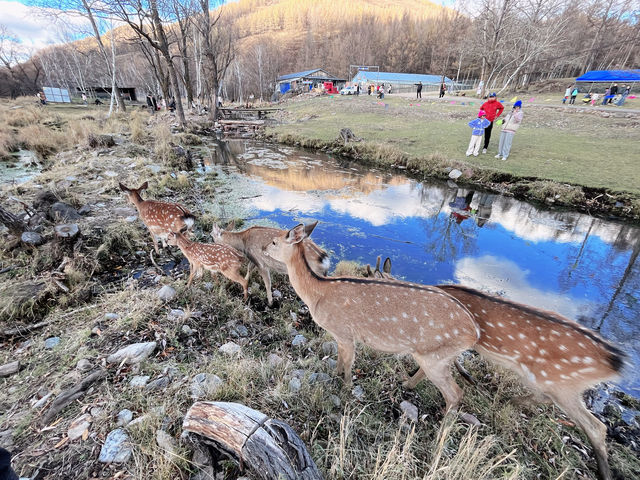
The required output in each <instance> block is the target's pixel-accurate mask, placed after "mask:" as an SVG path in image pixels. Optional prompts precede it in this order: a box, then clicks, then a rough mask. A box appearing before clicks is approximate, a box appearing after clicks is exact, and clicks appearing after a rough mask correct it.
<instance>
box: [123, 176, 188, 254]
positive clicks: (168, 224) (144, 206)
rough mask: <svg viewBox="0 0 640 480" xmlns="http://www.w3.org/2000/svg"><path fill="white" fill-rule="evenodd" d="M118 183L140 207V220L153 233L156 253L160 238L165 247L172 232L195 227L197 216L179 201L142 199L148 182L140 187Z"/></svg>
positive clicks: (152, 238) (132, 201) (130, 199)
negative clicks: (129, 186)
mask: <svg viewBox="0 0 640 480" xmlns="http://www.w3.org/2000/svg"><path fill="white" fill-rule="evenodd" d="M118 185H119V186H120V190H122V191H123V192H124V193H125V194H126V196H127V198H128V199H129V201H130V202H131V203H133V204H134V205H135V206H136V208H137V209H138V215H139V216H140V220H142V222H143V223H144V224H145V225H146V226H147V228H148V229H149V232H150V233H151V240H152V241H153V247H154V249H155V251H156V253H158V240H157V239H158V238H159V239H160V240H162V246H163V247H164V246H166V240H167V236H168V235H169V233H170V232H179V231H181V230H183V229H186V230H191V229H192V228H193V225H194V223H195V217H194V216H193V215H192V214H191V212H189V210H187V209H186V208H184V207H183V206H181V205H178V204H177V203H169V202H158V201H155V200H143V199H142V197H141V196H140V192H141V191H142V190H146V189H147V188H148V187H149V183H148V182H144V183H143V184H142V185H141V186H140V187H139V188H127V187H125V186H124V185H123V184H122V183H119V184H118Z"/></svg>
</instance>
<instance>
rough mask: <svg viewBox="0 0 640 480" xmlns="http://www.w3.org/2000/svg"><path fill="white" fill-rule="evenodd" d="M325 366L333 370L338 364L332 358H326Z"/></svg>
mask: <svg viewBox="0 0 640 480" xmlns="http://www.w3.org/2000/svg"><path fill="white" fill-rule="evenodd" d="M327 365H329V368H330V369H331V370H335V369H336V367H337V366H338V362H337V361H336V360H334V359H333V358H327Z"/></svg>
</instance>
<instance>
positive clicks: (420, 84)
mask: <svg viewBox="0 0 640 480" xmlns="http://www.w3.org/2000/svg"><path fill="white" fill-rule="evenodd" d="M416 85H417V86H418V89H417V90H416V99H417V98H422V82H418V83H416Z"/></svg>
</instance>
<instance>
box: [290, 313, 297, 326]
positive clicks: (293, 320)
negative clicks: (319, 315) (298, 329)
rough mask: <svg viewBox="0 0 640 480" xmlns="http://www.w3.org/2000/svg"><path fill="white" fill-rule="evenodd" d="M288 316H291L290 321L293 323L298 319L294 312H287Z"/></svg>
mask: <svg viewBox="0 0 640 480" xmlns="http://www.w3.org/2000/svg"><path fill="white" fill-rule="evenodd" d="M289 316H290V317H291V321H292V322H294V323H295V322H297V321H298V314H297V313H296V312H289Z"/></svg>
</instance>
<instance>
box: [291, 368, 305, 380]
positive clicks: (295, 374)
mask: <svg viewBox="0 0 640 480" xmlns="http://www.w3.org/2000/svg"><path fill="white" fill-rule="evenodd" d="M305 373H306V372H305V371H304V370H303V369H301V368H297V369H296V370H292V371H291V376H292V377H295V378H304V374H305Z"/></svg>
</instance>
